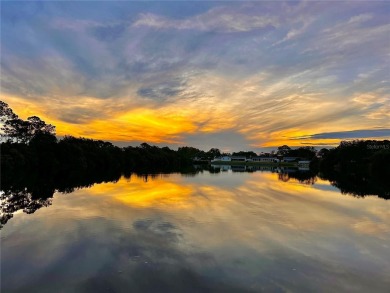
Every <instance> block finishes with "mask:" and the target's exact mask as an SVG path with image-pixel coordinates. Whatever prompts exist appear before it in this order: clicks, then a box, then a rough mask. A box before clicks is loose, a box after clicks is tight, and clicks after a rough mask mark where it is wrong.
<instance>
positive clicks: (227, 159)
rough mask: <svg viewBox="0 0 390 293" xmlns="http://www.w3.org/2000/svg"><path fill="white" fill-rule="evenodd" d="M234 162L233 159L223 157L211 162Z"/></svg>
mask: <svg viewBox="0 0 390 293" xmlns="http://www.w3.org/2000/svg"><path fill="white" fill-rule="evenodd" d="M231 160H232V158H231V157H229V156H222V157H215V158H214V159H213V160H211V162H217V161H218V162H219V161H222V162H230V161H231Z"/></svg>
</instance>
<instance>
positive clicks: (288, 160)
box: [282, 157, 300, 163]
mask: <svg viewBox="0 0 390 293" xmlns="http://www.w3.org/2000/svg"><path fill="white" fill-rule="evenodd" d="M299 160H300V158H299V157H283V159H282V162H284V163H294V162H298V161H299Z"/></svg>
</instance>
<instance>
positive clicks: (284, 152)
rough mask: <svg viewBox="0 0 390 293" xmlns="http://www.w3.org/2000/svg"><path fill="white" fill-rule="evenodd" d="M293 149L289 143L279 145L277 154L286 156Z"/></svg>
mask: <svg viewBox="0 0 390 293" xmlns="http://www.w3.org/2000/svg"><path fill="white" fill-rule="evenodd" d="M290 151H291V148H290V147H289V146H288V145H282V146H280V147H278V150H277V152H276V154H277V155H278V156H286V155H287V154H288V153H289V152H290Z"/></svg>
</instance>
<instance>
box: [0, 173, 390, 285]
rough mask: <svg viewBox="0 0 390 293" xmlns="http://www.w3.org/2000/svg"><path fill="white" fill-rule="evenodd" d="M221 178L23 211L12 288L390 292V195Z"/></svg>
mask: <svg viewBox="0 0 390 293" xmlns="http://www.w3.org/2000/svg"><path fill="white" fill-rule="evenodd" d="M219 171H220V172H216V173H212V172H208V171H203V172H200V173H198V174H193V175H182V174H177V173H172V174H159V175H153V176H152V175H149V176H136V175H132V176H131V177H130V178H124V177H122V178H121V179H120V180H119V181H117V182H108V183H101V184H95V185H93V186H92V187H90V188H80V189H77V190H75V191H73V192H70V193H68V194H62V193H59V192H56V193H54V196H53V198H52V199H51V198H50V199H47V200H46V201H44V202H41V203H39V204H41V206H42V207H41V208H39V209H36V210H33V211H34V213H31V214H28V213H25V212H23V211H22V210H17V209H15V212H14V214H13V217H12V218H10V219H9V220H8V222H6V224H5V225H4V227H3V229H2V232H1V281H2V284H1V286H2V292H260V291H267V292H304V291H314V292H347V291H348V292H350V291H354V292H389V289H390V201H389V200H386V199H384V198H380V197H377V196H375V195H374V196H366V197H356V196H353V195H351V194H342V193H341V192H340V190H339V189H338V188H336V187H334V186H332V185H331V184H330V183H329V182H328V181H325V180H321V179H320V178H318V177H313V178H309V179H306V180H298V179H295V178H292V177H290V176H288V173H286V174H287V175H285V174H280V173H276V172H266V171H265V172H260V171H257V172H233V171H232V170H231V169H229V168H226V169H224V168H221V170H219Z"/></svg>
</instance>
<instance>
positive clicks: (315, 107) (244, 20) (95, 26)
mask: <svg viewBox="0 0 390 293" xmlns="http://www.w3.org/2000/svg"><path fill="white" fill-rule="evenodd" d="M389 16H390V2H388V1H367V2H366V1H345V2H343V1H286V2H283V1H256V2H245V1H217V2H208V1H179V2H175V1H144V2H131V1H118V2H116V1H109V2H108V1H107V2H106V1H69V2H65V1H41V2H33V1H28V2H22V1H1V55H0V56H1V100H3V101H5V102H6V103H8V104H9V105H10V107H11V108H12V109H13V110H14V112H15V113H16V114H18V115H19V116H20V117H21V118H23V119H26V118H27V117H28V116H33V115H36V116H39V117H40V118H42V119H43V120H45V121H46V122H47V123H51V124H53V125H55V126H56V130H57V135H58V136H64V135H73V136H76V137H79V136H82V137H88V138H93V139H102V140H109V141H112V142H114V143H115V144H117V145H121V146H124V145H134V144H139V143H142V142H148V143H150V144H156V145H168V146H170V147H172V148H177V147H180V146H185V145H188V146H194V147H198V148H201V149H204V150H208V149H210V148H211V147H218V148H220V149H221V150H223V151H235V150H254V151H260V150H267V149H272V148H276V147H278V146H280V145H284V144H287V145H289V146H292V147H294V146H295V147H299V146H316V147H322V146H335V145H337V144H338V143H339V142H340V140H345V139H377V140H382V139H390V119H389V118H390V17H389Z"/></svg>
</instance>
